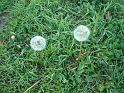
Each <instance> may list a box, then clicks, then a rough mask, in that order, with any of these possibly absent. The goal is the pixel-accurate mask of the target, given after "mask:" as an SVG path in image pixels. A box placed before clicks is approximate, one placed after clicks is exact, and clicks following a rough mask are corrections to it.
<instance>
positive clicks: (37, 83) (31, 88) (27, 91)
mask: <svg viewBox="0 0 124 93" xmlns="http://www.w3.org/2000/svg"><path fill="white" fill-rule="evenodd" d="M40 82H41V79H40V80H38V81H37V82H35V83H34V84H33V85H32V86H30V87H29V88H28V89H26V91H25V92H23V93H27V92H28V91H29V90H30V89H32V88H33V87H35V86H36V85H37V84H38V83H40Z"/></svg>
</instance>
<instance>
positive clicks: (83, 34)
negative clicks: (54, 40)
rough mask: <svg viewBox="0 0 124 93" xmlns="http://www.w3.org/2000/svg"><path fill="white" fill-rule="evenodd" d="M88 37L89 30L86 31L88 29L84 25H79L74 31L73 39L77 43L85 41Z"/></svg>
mask: <svg viewBox="0 0 124 93" xmlns="http://www.w3.org/2000/svg"><path fill="white" fill-rule="evenodd" d="M89 35H90V30H89V29H88V27H86V26H84V25H80V26H78V27H77V28H76V29H75V30H74V38H75V39H76V40H77V41H86V40H87V39H88V37H89Z"/></svg>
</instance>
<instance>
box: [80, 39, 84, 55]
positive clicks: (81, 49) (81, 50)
mask: <svg viewBox="0 0 124 93" xmlns="http://www.w3.org/2000/svg"><path fill="white" fill-rule="evenodd" d="M82 52H83V48H82V41H80V54H82Z"/></svg>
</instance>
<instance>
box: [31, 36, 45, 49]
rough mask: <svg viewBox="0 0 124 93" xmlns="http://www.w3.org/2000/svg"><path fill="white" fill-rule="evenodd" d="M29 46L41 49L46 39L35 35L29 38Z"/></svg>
mask: <svg viewBox="0 0 124 93" xmlns="http://www.w3.org/2000/svg"><path fill="white" fill-rule="evenodd" d="M30 46H31V48H32V49H34V50H35V51H41V50H43V49H44V48H45V47H46V40H45V39H44V38H43V37H41V36H35V37H33V38H32V39H31V40H30Z"/></svg>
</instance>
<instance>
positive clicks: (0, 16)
mask: <svg viewBox="0 0 124 93" xmlns="http://www.w3.org/2000/svg"><path fill="white" fill-rule="evenodd" d="M8 15H9V12H1V13H0V28H1V27H4V26H5V25H6V23H7V19H8Z"/></svg>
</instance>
